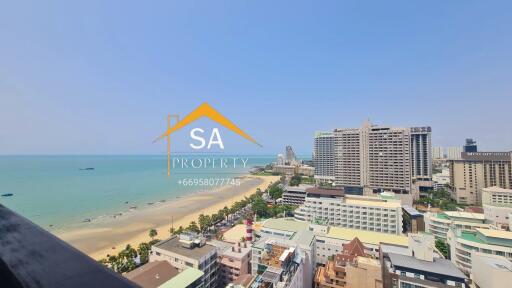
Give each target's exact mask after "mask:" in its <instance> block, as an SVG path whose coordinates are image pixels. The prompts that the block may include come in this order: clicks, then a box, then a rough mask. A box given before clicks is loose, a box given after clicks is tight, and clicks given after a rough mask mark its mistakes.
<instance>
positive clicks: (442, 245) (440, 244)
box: [436, 239, 448, 258]
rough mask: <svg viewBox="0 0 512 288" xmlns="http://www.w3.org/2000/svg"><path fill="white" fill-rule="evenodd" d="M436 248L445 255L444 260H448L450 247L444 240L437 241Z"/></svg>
mask: <svg viewBox="0 0 512 288" xmlns="http://www.w3.org/2000/svg"><path fill="white" fill-rule="evenodd" d="M436 248H437V250H439V252H441V254H443V256H444V258H448V245H446V243H445V242H444V241H443V240H439V239H438V240H436Z"/></svg>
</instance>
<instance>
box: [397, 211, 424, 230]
mask: <svg viewBox="0 0 512 288" xmlns="http://www.w3.org/2000/svg"><path fill="white" fill-rule="evenodd" d="M402 212H403V213H402V222H403V230H402V232H403V233H418V232H424V231H425V220H424V219H423V214H421V213H420V212H418V211H417V210H416V209H414V208H413V207H411V206H408V205H404V206H402Z"/></svg>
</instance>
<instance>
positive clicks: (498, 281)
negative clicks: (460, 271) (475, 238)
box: [471, 252, 512, 288]
mask: <svg viewBox="0 0 512 288" xmlns="http://www.w3.org/2000/svg"><path fill="white" fill-rule="evenodd" d="M471 262H472V263H473V269H472V272H471V279H472V280H473V282H474V283H475V284H476V285H478V287H480V288H501V287H508V286H510V285H512V284H511V283H512V262H510V261H508V260H507V259H506V258H505V257H501V256H495V255H489V254H484V253H479V252H474V253H472V254H471Z"/></svg>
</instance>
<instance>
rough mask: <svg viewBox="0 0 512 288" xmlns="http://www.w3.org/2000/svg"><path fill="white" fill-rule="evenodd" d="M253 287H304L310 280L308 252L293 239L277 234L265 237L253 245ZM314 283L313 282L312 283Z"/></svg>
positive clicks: (310, 271)
mask: <svg viewBox="0 0 512 288" xmlns="http://www.w3.org/2000/svg"><path fill="white" fill-rule="evenodd" d="M252 249H253V251H252V260H251V262H252V263H251V264H252V275H253V276H255V279H254V282H253V283H252V285H251V287H253V288H266V287H282V288H302V287H307V284H306V283H311V281H310V280H308V279H310V278H311V276H310V275H311V273H312V267H311V266H309V267H308V265H310V264H311V263H308V260H307V259H305V258H306V257H307V254H306V253H305V251H302V250H301V248H300V247H298V246H297V245H295V244H294V243H292V242H289V241H287V240H284V239H278V238H263V239H260V240H259V241H257V242H256V243H254V245H253V247H252ZM309 285H311V284H309Z"/></svg>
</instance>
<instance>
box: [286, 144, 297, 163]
mask: <svg viewBox="0 0 512 288" xmlns="http://www.w3.org/2000/svg"><path fill="white" fill-rule="evenodd" d="M296 163H297V158H295V153H294V152H293V149H292V146H286V165H295V164H296Z"/></svg>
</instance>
